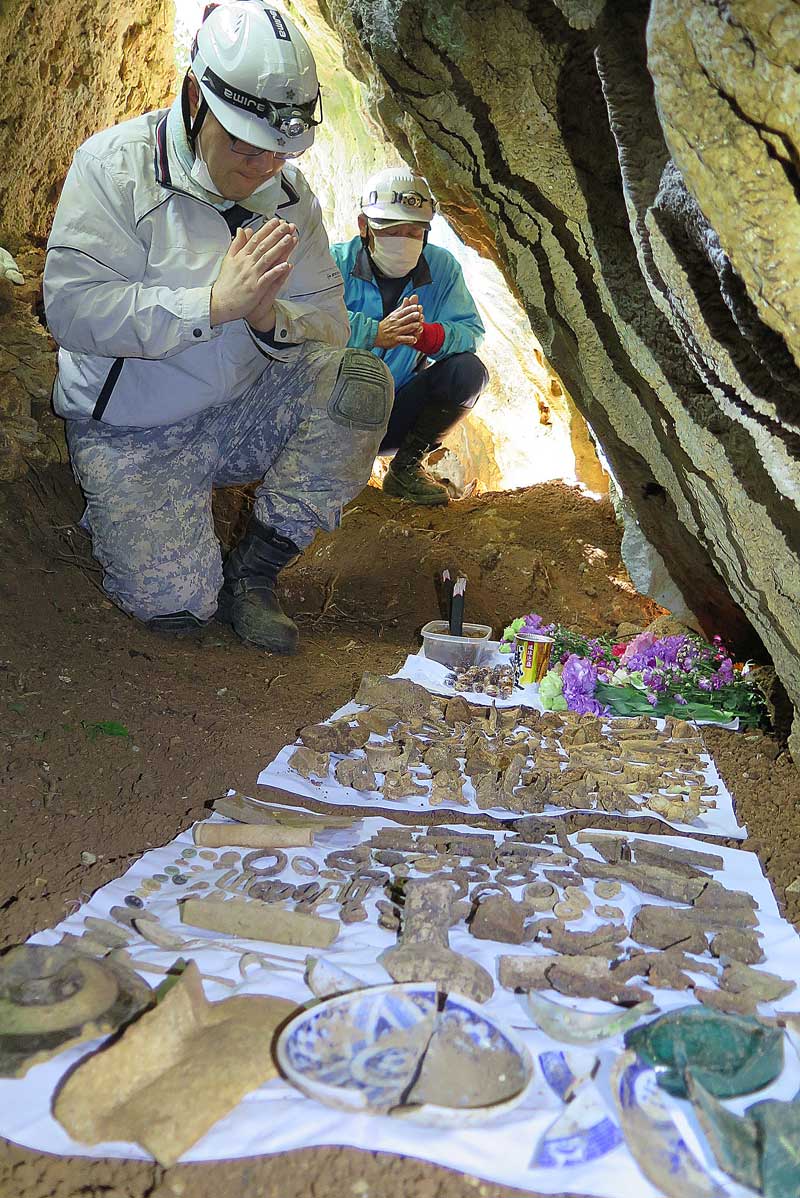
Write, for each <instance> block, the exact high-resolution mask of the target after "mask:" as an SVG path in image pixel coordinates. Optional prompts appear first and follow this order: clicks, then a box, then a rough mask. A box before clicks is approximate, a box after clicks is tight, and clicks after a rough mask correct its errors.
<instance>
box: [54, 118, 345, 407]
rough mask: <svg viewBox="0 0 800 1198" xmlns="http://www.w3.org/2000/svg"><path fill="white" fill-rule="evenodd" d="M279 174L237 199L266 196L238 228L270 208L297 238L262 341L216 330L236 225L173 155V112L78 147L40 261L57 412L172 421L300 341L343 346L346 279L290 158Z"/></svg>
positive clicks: (232, 326)
mask: <svg viewBox="0 0 800 1198" xmlns="http://www.w3.org/2000/svg"><path fill="white" fill-rule="evenodd" d="M280 178H281V185H280V188H279V189H278V188H276V189H274V190H273V191H271V192H270V193H269V195H270V198H269V200H268V201H267V200H266V193H265V196H264V197H260V196H259V195H258V194H256V195H255V196H252V197H251V198H250V199H249V200H246V201H244V202H243V207H246V208H248V209H256V210H258V209H259V207H260V208H261V212H260V213H257V214H254V215H253V217H252V219H248V220H246V221H245V227H247V225H252V226H253V227H254V228H258V227H259V226H260V225H261V224H263V222H264V219H265V218H267V217H269V216H271V215H272V214H273V211H275V210H277V213H278V215H280V216H282V217H283V218H284V219H285V220H287V221H291V222H292V223H294V224H295V225H297V231H298V237H299V241H298V245H297V248H296V249H295V251H294V253H293V254H292V258H291V261H292V263H293V267H294V269H293V270H292V272H291V275H290V277H289V279H288V280H287V282H286V284H285V286H284V290H283V292H282V293H281V294H280V296H279V299H278V300H276V302H275V314H276V324H275V328H274V330H273V332H272V335H271V341H270V342H269V343H267V344H265V343H264V341H263V340H259V339H257V338H256V337H255V336H254V334H253V333H252V332H251V330H250V328H249V326H248V325H247V323H246V322H245V321H244V320H234V321H231V322H229V323H227V324H223V325H220V326H217V327H216V328H213V329H212V328H211V325H210V321H209V308H210V303H211V285H212V283H213V282H214V281H215V280H216V277H217V275H218V273H219V268H220V265H221V262H222V258H223V257H224V255H225V254H226V253H227V251H228V249H229V247H230V244H231V233H230V230H229V227H228V224H227V223H226V220H225V217H224V215H223V213H222V211H221V210H220V209H218V208H215V207H214V206H213V205H212V204H210V203H209V202H208V201H207V200H206V199H204V198H202V197H203V196H205V194H206V193H204V192H203V191H202V189H200V188H199V187H198V185H197V184H196V183H195V182H194V180H193V179H192V178H191V176H190V175H188V174H187V172H186V170H185V169H184V167H183V166H182V164H181V162H180V161H179V159H178V157H177V154H176V153H175V150H174V147H173V146H172V144H171V139H170V137H169V135H168V131H167V113H166V112H163V111H162V112H149V113H146V114H145V115H144V116H141V117H137V118H135V119H134V120H131V121H126V122H124V123H123V124H121V125H116V126H115V127H114V128H112V129H106V130H104V131H103V132H102V133H97V134H95V136H94V137H91V138H89V140H88V141H87V142H85V143H84V144H83V145H82V146H81V147H80V149H79V150H78V151H77V153H76V155H75V158H74V160H73V162H72V166H71V167H70V169H69V173H68V175H67V178H66V182H65V184H64V190H63V192H62V194H61V199H60V202H59V205H58V210H57V212H56V216H55V220H54V222H53V228H52V231H51V234H50V238H49V240H48V243H47V259H46V263H45V272H44V299H45V310H46V313H47V323H48V325H49V328H50V330H51V332H52V334H53V336H54V338H55V339H56V341H57V342H58V344H59V347H60V349H59V355H58V379H57V382H56V388H55V393H54V400H53V402H54V406H55V409H56V411H57V412H58V413H59V415H61V416H65V417H69V418H76V417H77V418H89V417H93V418H94V419H96V420H103V421H105V422H107V423H109V424H114V425H131V426H135V427H139V428H150V427H152V426H154V425H159V424H173V423H174V422H175V421H177V420H182V419H183V418H184V417H186V416H190V415H192V414H194V413H195V412H199V411H202V410H203V409H204V408H208V407H211V406H212V405H214V404H222V403H230V402H231V401H232V400H234V399H236V398H238V397H239V396H240V395H241V394H242V393H243V392H244V391H245V390H247V388H248V387H249V386H251V385H252V384H253V383H254V382H255V381H256V379H257V378H258V377H259V375H260V374H261V373H262V371H263V370H264V367H265V366H266V365H267V364H268V359H269V358H277V359H279V360H290V359H291V358H292V357H294V356H296V355H297V354H298V353H299V352H300V350H299V345H300V343H302V342H304V341H308V340H314V341H322V342H325V343H327V344H329V345H334V346H345V345H346V344H347V339H348V336H349V326H348V321H347V310H346V308H345V306H344V300H343V284H342V278H341V275H340V274H339V271H338V270H337V268H336V265H335V263H334V261H333V259H332V257H331V254H330V251H329V249H328V237H327V234H326V232H325V228H324V226H323V224H322V217H321V214H320V208H319V203H318V201H317V199H316V196H315V195H314V194H313V192H312V191H311V189H310V187H309V186H308V183H307V182H306V180H305V179H304V178H303V176H302V174H301V173H300V171H299V170H298V169H297V168H296V167H294V166H291V165H289V164H287V165H285V166H284V168H283V171H282V173H281V176H280ZM276 192H277V209H276V200H275V193H276ZM267 204H268V205H269V206H268V208H267ZM273 346H274V347H273ZM284 346H286V347H287V348H284Z"/></svg>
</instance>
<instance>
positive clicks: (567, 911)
mask: <svg viewBox="0 0 800 1198" xmlns="http://www.w3.org/2000/svg"><path fill="white" fill-rule="evenodd" d="M553 914H554V915H556V916H557V917H558V918H559V919H563V920H564V923H571V922H572V920H573V919H581V917H582V916H583V908H582V907H579V906H577V904H575V903H569V902H567V901H566V900H564V901H562V902H560V903H556V905H555V907H553Z"/></svg>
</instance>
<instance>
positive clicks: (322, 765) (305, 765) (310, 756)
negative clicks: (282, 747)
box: [289, 745, 330, 778]
mask: <svg viewBox="0 0 800 1198" xmlns="http://www.w3.org/2000/svg"><path fill="white" fill-rule="evenodd" d="M289 765H290V766H291V767H292V769H293V770H296V771H297V773H298V774H300V775H301V777H303V778H327V776H328V770H329V768H330V754H328V753H317V752H316V750H314V749H308V748H306V746H305V745H300V747H299V748H297V749H295V751H294V753H292V755H291V757H290V758H289Z"/></svg>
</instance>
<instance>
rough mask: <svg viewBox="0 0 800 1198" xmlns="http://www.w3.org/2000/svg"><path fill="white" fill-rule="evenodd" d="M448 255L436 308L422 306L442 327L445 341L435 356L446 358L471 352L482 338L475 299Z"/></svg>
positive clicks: (430, 318)
mask: <svg viewBox="0 0 800 1198" xmlns="http://www.w3.org/2000/svg"><path fill="white" fill-rule="evenodd" d="M449 257H450V263H449V265H450V278H449V279H448V280H446V281H445V282H444V284H443V288H442V292H441V294H440V296H439V302H438V304H437V305H436V309H437V310H436V311H435V312H433V311H428V310H427V308H426V309H425V319H426V320H428V321H435V322H436V323H437V324H440V325H441V326H442V328H443V329H444V341H443V342H442V345H441V348H440V349H439V350H438V351H437V353H435V354H431V357H432V358H434V359H437V358H446V357H448V355H450V354H461V353H465V352H472V353H474V351H475V350H476V349H477V348H478V346H479V345H480V343H481V341H482V340H483V335H484V332H485V331H486V330H485V329H484V327H483V321H482V320H481V318H480V316H479V315H478V309H477V308H476V307H475V301H474V300H473V298H472V296H471V295H470V293H469V290H468V289H467V284H466V282H465V280H464V274H463V272H462V270H461V267H460V265H459V264H458V262H457V261H456V259H455V258H454V257H453V256H452V255H449Z"/></svg>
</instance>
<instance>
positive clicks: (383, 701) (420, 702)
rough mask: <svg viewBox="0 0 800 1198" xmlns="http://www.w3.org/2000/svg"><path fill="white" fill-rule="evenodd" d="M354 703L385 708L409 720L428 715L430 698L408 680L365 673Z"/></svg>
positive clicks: (414, 683)
mask: <svg viewBox="0 0 800 1198" xmlns="http://www.w3.org/2000/svg"><path fill="white" fill-rule="evenodd" d="M356 703H361V704H362V705H363V706H364V707H387V708H390V709H391V710H392V711H397V712H399V713H400V715H402V716H403V717H404V718H405V719H411V718H413V717H418V718H419V717H422V716H426V715H428V713H429V712H430V710H431V703H432V696H431V695H430V693H429V692H428V691H426V689H425V687H424V686H420V685H419V684H418V683H416V682H411V680H410V679H408V678H386V677H385V676H384V675H382V674H371V673H370V672H369V671H367V672H366V673H365V674H364V676H363V678H362V679H361V685H360V686H359V688H358V690H357V692H356Z"/></svg>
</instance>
